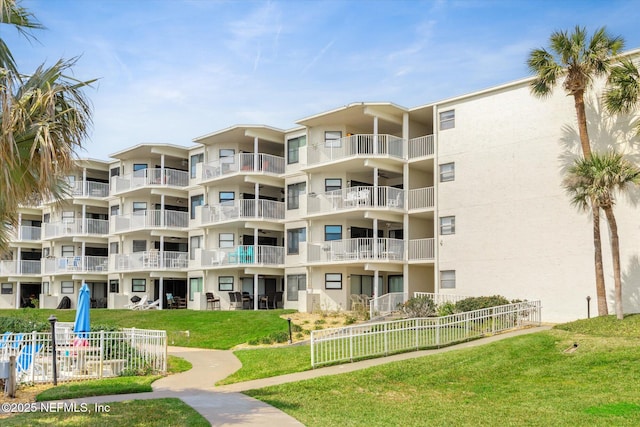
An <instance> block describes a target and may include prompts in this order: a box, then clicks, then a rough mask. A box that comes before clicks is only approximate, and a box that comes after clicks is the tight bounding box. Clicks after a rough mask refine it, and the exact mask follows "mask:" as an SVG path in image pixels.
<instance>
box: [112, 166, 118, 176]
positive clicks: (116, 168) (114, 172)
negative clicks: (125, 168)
mask: <svg viewBox="0 0 640 427" xmlns="http://www.w3.org/2000/svg"><path fill="white" fill-rule="evenodd" d="M111 176H120V167H119V166H118V167H115V168H111Z"/></svg>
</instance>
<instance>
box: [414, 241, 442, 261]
mask: <svg viewBox="0 0 640 427" xmlns="http://www.w3.org/2000/svg"><path fill="white" fill-rule="evenodd" d="M435 258H436V255H435V239H434V238H427V239H412V240H409V261H433V260H434V259H435Z"/></svg>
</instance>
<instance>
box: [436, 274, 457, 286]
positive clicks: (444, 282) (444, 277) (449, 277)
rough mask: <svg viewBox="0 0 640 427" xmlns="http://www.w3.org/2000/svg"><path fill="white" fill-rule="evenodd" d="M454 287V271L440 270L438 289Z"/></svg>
mask: <svg viewBox="0 0 640 427" xmlns="http://www.w3.org/2000/svg"><path fill="white" fill-rule="evenodd" d="M455 288H456V271H455V270H445V271H441V272H440V289H455Z"/></svg>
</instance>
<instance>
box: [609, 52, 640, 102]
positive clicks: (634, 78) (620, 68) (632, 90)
mask: <svg viewBox="0 0 640 427" xmlns="http://www.w3.org/2000/svg"><path fill="white" fill-rule="evenodd" d="M608 85H609V87H608V89H607V90H606V91H605V94H604V103H605V107H606V108H607V110H608V111H609V112H611V113H614V114H617V113H622V114H628V113H630V112H631V111H632V110H633V109H635V108H636V107H637V106H638V104H639V103H640V73H639V72H638V68H637V67H636V65H635V64H634V63H633V62H632V61H630V60H625V61H623V62H621V63H620V64H619V65H617V66H615V67H613V68H612V69H611V74H610V75H609V79H608Z"/></svg>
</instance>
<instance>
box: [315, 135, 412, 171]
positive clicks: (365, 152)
mask: <svg viewBox="0 0 640 427" xmlns="http://www.w3.org/2000/svg"><path fill="white" fill-rule="evenodd" d="M403 142H404V140H403V139H402V138H400V137H397V136H394V135H386V134H380V135H368V134H358V135H350V136H346V137H343V138H340V139H336V140H331V141H326V142H321V143H319V144H316V145H312V146H309V147H308V148H307V164H309V165H313V164H319V163H326V162H332V161H335V160H342V159H347V158H351V157H357V156H365V157H394V158H397V159H404V152H403V147H402V145H403Z"/></svg>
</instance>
